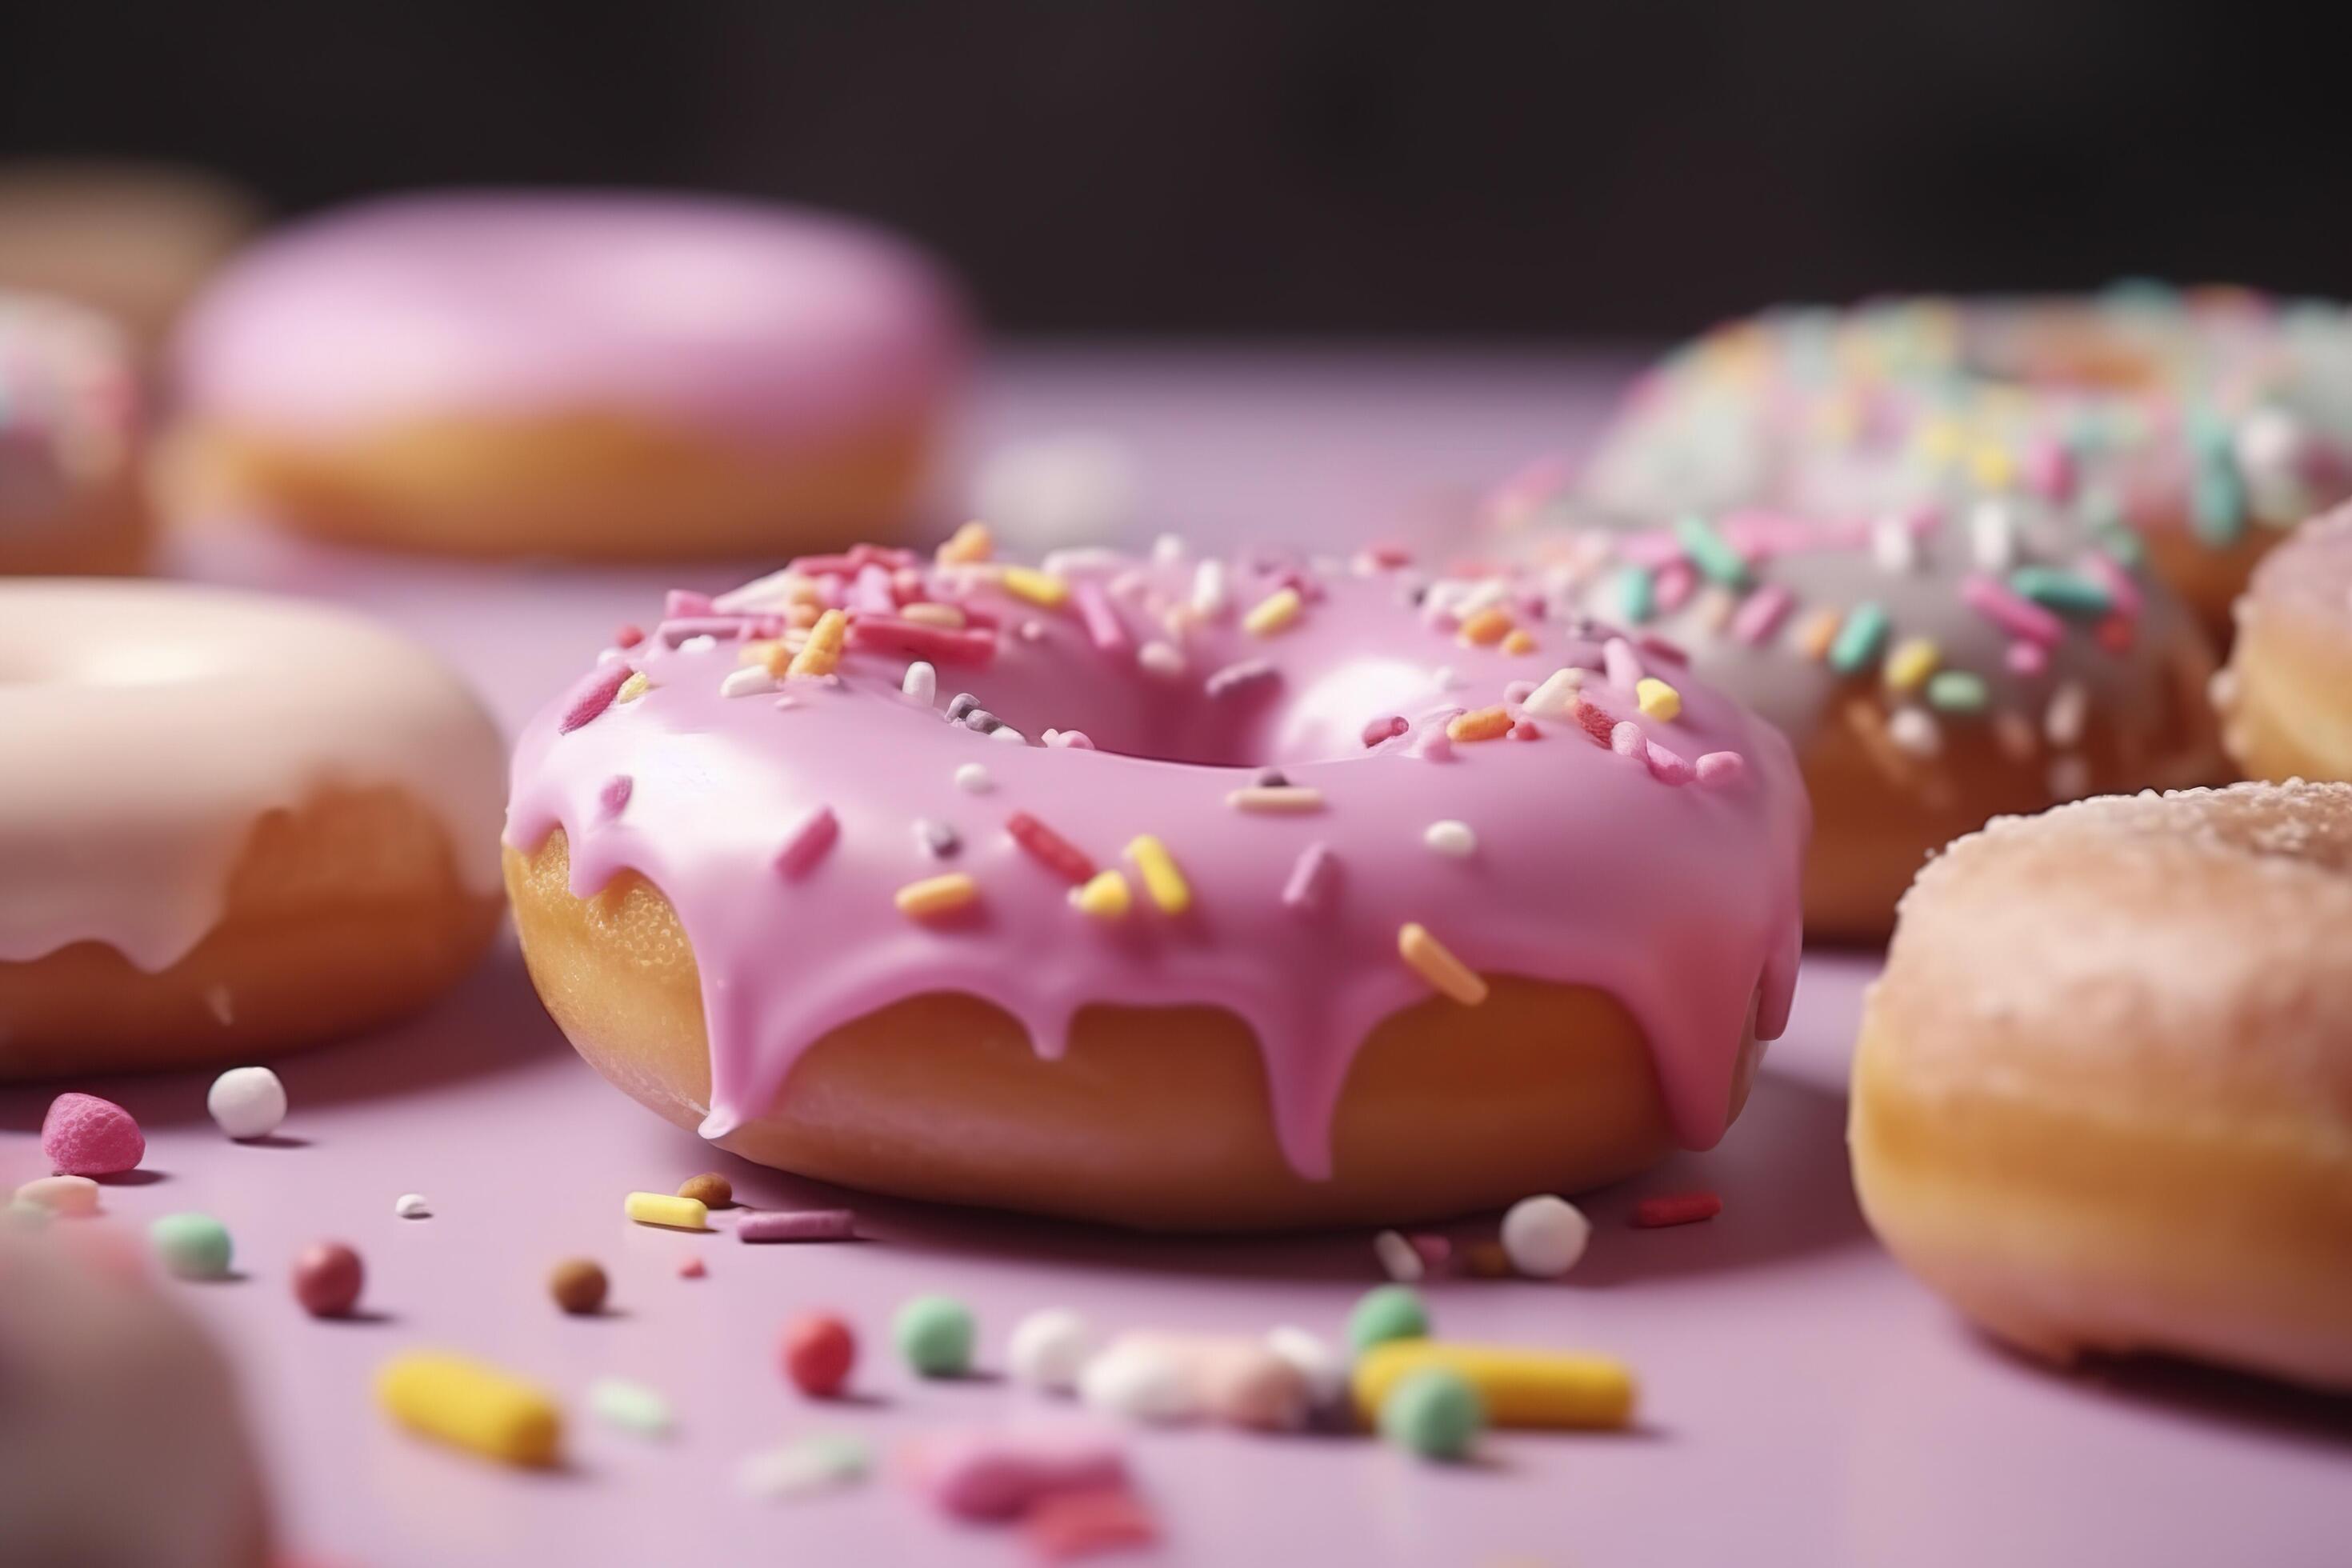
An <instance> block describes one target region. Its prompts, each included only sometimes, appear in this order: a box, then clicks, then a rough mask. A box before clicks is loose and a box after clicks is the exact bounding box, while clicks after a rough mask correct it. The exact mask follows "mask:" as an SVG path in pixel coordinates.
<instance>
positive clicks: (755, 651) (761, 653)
mask: <svg viewBox="0 0 2352 1568" xmlns="http://www.w3.org/2000/svg"><path fill="white" fill-rule="evenodd" d="M778 658H785V659H787V660H788V659H789V658H791V656H790V655H789V654H787V653H785V652H784V645H783V644H782V643H780V642H776V641H774V640H772V639H770V640H766V641H761V642H747V643H745V644H744V645H743V647H742V651H741V652H740V653H738V654H737V655H736V656H735V662H736V663H738V664H764V665H767V666H768V667H770V668H771V669H773V668H774V666H775V663H776V660H777V659H778Z"/></svg>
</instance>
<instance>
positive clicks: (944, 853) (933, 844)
mask: <svg viewBox="0 0 2352 1568" xmlns="http://www.w3.org/2000/svg"><path fill="white" fill-rule="evenodd" d="M915 842H917V843H918V844H920V845H921V846H922V847H924V848H926V849H928V850H929V851H930V852H931V853H932V854H933V855H935V856H937V857H938V858H940V859H942V860H944V859H946V858H948V857H949V856H950V855H952V854H954V853H955V852H956V850H957V849H958V848H960V847H961V846H962V844H963V840H962V839H961V838H958V837H956V830H955V829H954V828H952V827H950V826H948V825H947V824H946V823H944V822H934V821H932V820H931V819H930V818H929V817H928V816H919V817H917V818H916V819H915Z"/></svg>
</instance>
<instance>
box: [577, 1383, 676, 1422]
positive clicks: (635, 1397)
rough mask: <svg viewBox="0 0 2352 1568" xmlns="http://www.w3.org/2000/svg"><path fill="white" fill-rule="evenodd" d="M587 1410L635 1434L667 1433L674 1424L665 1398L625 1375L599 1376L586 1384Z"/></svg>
mask: <svg viewBox="0 0 2352 1568" xmlns="http://www.w3.org/2000/svg"><path fill="white" fill-rule="evenodd" d="M588 1410H589V1413H590V1414H591V1415H594V1416H595V1417H596V1418H597V1419H598V1420H599V1421H603V1422H604V1423H605V1424H607V1425H608V1426H616V1427H618V1428H620V1429H621V1430H622V1431H624V1432H628V1433H632V1434H634V1435H635V1436H639V1437H667V1436H669V1434H670V1430H671V1427H672V1426H673V1425H674V1419H673V1417H672V1416H671V1415H670V1408H669V1401H668V1400H667V1399H664V1398H663V1397H662V1396H661V1395H660V1394H657V1393H656V1392H655V1391H654V1390H653V1389H651V1388H648V1387H646V1385H645V1384H642V1383H635V1382H633V1381H631V1380H630V1379H628V1378H625V1377H600V1378H598V1379H597V1380H596V1381H595V1382H593V1383H592V1384H589V1385H588Z"/></svg>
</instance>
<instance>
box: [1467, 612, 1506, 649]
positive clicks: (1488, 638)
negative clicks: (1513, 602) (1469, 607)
mask: <svg viewBox="0 0 2352 1568" xmlns="http://www.w3.org/2000/svg"><path fill="white" fill-rule="evenodd" d="M1511 625H1512V623H1511V612H1510V611H1508V610H1507V609H1505V608H1503V606H1502V605H1487V606H1486V608H1485V609H1483V610H1480V611H1479V612H1478V613H1477V614H1475V615H1474V616H1471V617H1470V618H1469V619H1468V620H1466V621H1465V622H1463V623H1462V631H1461V637H1462V646H1463V647H1486V646H1487V645H1488V644H1490V643H1498V642H1501V641H1502V640H1503V634H1504V633H1506V632H1507V631H1509V630H1510V629H1511Z"/></svg>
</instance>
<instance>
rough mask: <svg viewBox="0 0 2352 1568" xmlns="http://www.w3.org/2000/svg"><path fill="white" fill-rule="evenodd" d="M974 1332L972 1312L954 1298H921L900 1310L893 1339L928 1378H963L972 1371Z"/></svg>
mask: <svg viewBox="0 0 2352 1568" xmlns="http://www.w3.org/2000/svg"><path fill="white" fill-rule="evenodd" d="M974 1334H975V1326H974V1324H973V1322H972V1316H971V1308H969V1307H967V1306H965V1305H964V1304H963V1303H962V1302H961V1301H959V1300H956V1299H955V1298H954V1297H952V1296H918V1297H916V1298H915V1299H914V1300H911V1301H909V1302H908V1303H907V1304H906V1305H905V1306H903V1307H901V1308H899V1309H898V1318H897V1319H896V1320H895V1321H893V1323H892V1324H891V1329H890V1336H891V1339H892V1340H893V1341H894V1342H896V1343H897V1344H898V1353H899V1354H900V1355H902V1356H904V1357H906V1358H907V1364H908V1365H909V1366H911V1367H913V1368H914V1369H915V1370H916V1371H917V1372H919V1373H922V1374H923V1375H924V1376H925V1377H961V1376H962V1375H963V1374H964V1373H967V1372H970V1371H971V1342H972V1339H973V1337H974Z"/></svg>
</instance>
